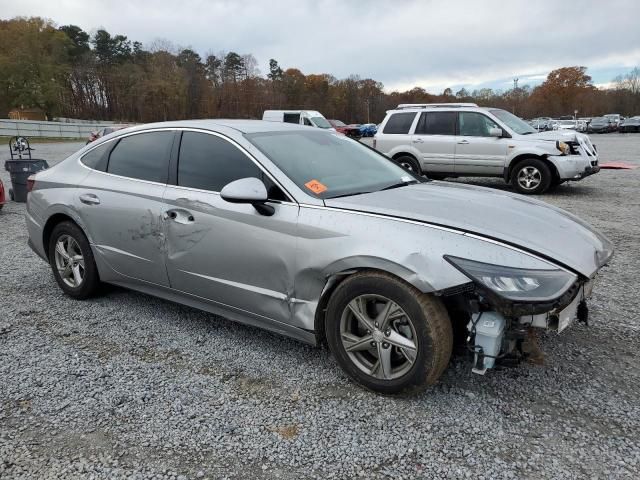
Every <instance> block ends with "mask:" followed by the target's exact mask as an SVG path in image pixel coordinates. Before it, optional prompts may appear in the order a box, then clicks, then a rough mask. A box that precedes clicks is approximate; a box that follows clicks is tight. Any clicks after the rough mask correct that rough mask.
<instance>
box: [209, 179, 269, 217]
mask: <svg viewBox="0 0 640 480" xmlns="http://www.w3.org/2000/svg"><path fill="white" fill-rule="evenodd" d="M220 196H221V197H222V199H223V200H225V201H227V202H229V203H250V204H251V205H253V207H254V208H255V209H256V210H257V211H258V213H260V214H262V215H266V216H267V217H270V216H271V215H273V214H274V213H275V209H274V208H273V206H271V205H267V204H266V203H265V202H266V201H267V198H268V196H267V188H266V187H265V186H264V183H262V180H260V179H258V178H253V177H248V178H241V179H239V180H235V181H233V182H231V183H228V184H227V185H225V186H224V188H223V189H222V191H221V192H220Z"/></svg>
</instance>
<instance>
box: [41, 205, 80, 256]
mask: <svg viewBox="0 0 640 480" xmlns="http://www.w3.org/2000/svg"><path fill="white" fill-rule="evenodd" d="M66 221H69V222H71V223H73V224H75V225H76V226H77V227H78V228H79V229H80V230H82V231H83V232H84V231H85V230H84V229H83V228H82V226H81V225H80V224H79V223H78V222H76V220H75V219H74V218H73V217H71V216H70V215H68V214H66V213H62V212H58V213H54V214H53V215H51V216H50V217H49V218H48V219H47V221H46V222H45V224H44V227H43V228H42V246H43V248H44V251H45V253H46V255H47V257H49V241H50V240H51V233H52V232H53V229H54V228H55V226H56V225H58V224H60V223H62V222H66ZM85 235H86V233H85Z"/></svg>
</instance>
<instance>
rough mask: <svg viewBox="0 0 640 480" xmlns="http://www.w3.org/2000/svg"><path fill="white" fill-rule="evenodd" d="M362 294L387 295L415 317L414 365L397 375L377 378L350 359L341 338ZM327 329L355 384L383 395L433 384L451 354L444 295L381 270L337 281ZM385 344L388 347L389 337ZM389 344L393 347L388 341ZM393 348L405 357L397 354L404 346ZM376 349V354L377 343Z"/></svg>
mask: <svg viewBox="0 0 640 480" xmlns="http://www.w3.org/2000/svg"><path fill="white" fill-rule="evenodd" d="M362 295H376V296H382V297H385V298H386V299H389V300H391V301H392V302H394V303H395V304H396V305H397V306H399V307H400V308H402V310H404V313H406V317H408V318H409V319H410V322H411V324H412V326H413V330H414V331H415V336H414V337H413V341H414V342H415V345H417V347H416V353H415V359H414V361H413V363H412V364H408V365H406V368H407V370H406V372H402V371H400V373H401V376H399V377H398V378H392V379H383V378H376V377H375V376H373V375H371V374H370V373H366V372H364V371H363V370H361V369H360V368H359V367H358V365H356V363H354V361H353V360H352V359H351V358H350V357H349V354H348V353H347V350H346V348H345V346H344V344H343V342H342V339H341V338H342V334H341V319H342V317H343V312H345V311H346V309H348V304H349V303H350V302H351V301H352V300H354V299H355V298H357V297H359V296H362ZM406 317H402V316H401V317H400V318H401V319H402V318H406ZM325 327H326V336H327V343H328V344H329V348H330V350H331V352H332V353H333V355H334V356H335V358H336V360H337V362H338V364H339V365H340V367H341V368H342V370H343V371H344V372H345V373H346V374H347V375H348V376H349V377H350V378H351V379H352V380H353V381H355V382H356V383H358V384H360V385H362V386H363V387H365V388H367V389H369V390H372V391H375V392H379V393H383V394H397V393H413V392H417V391H421V390H423V389H425V388H426V387H427V386H429V385H433V384H434V383H436V381H437V380H438V379H439V378H440V376H441V375H442V373H443V372H444V371H445V369H446V368H447V365H448V364H449V359H450V358H451V350H452V348H453V331H452V327H451V321H450V319H449V315H448V313H447V310H446V308H445V307H444V305H443V304H442V302H441V301H440V299H438V298H436V297H434V296H432V295H428V294H424V293H422V292H420V291H419V290H417V289H416V288H414V287H413V286H411V285H408V284H406V283H404V282H403V281H401V280H399V279H398V278H396V277H394V276H392V275H389V274H386V273H382V272H371V271H367V272H361V273H356V274H354V275H352V276H350V277H349V278H347V279H346V280H344V281H343V282H342V283H341V284H340V285H338V287H337V288H336V290H335V291H334V292H333V294H332V295H331V298H330V300H329V304H328V306H327V316H326V324H325ZM394 328H395V327H394ZM377 333H379V332H377ZM385 335H386V334H385ZM380 342H381V344H382V345H384V338H383V339H382V341H380ZM383 348H384V347H383ZM386 348H389V345H388V344H387V347H386ZM391 349H392V351H393V352H394V353H393V354H394V355H396V357H395V358H396V359H397V358H400V359H401V360H402V357H398V354H399V350H397V349H396V347H393V346H392V347H391ZM393 349H396V350H393ZM372 350H373V351H374V352H375V350H374V347H372ZM378 351H380V350H378ZM405 363H407V362H405Z"/></svg>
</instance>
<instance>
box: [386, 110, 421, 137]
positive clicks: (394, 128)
mask: <svg viewBox="0 0 640 480" xmlns="http://www.w3.org/2000/svg"><path fill="white" fill-rule="evenodd" d="M414 118H416V112H403V113H393V114H391V116H390V117H389V120H387V123H386V124H385V126H384V130H383V132H382V133H387V134H389V133H390V134H396V135H401V134H405V133H409V129H410V128H411V124H412V123H413V120H414Z"/></svg>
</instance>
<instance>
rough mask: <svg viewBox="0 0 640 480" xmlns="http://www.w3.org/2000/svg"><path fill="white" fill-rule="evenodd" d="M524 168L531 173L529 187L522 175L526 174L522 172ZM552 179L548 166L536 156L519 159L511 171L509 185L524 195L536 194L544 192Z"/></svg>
mask: <svg viewBox="0 0 640 480" xmlns="http://www.w3.org/2000/svg"><path fill="white" fill-rule="evenodd" d="M525 169H527V171H528V172H531V174H532V175H531V180H530V182H532V183H531V184H530V185H531V186H530V188H527V187H526V180H525V179H524V178H523V176H524V177H526V176H527V173H526V172H524V170H525ZM552 180H553V175H552V174H551V170H550V169H549V166H548V165H547V164H546V163H545V162H543V161H542V160H540V159H538V158H525V159H523V160H520V161H519V162H518V163H517V164H516V165H515V166H514V167H513V170H512V171H511V185H512V186H513V188H514V189H515V190H516V191H517V192H518V193H522V194H525V195H538V194H541V193H544V192H546V191H547V190H548V189H549V186H550V185H551V181H552ZM534 181H535V183H533V182H534Z"/></svg>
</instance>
